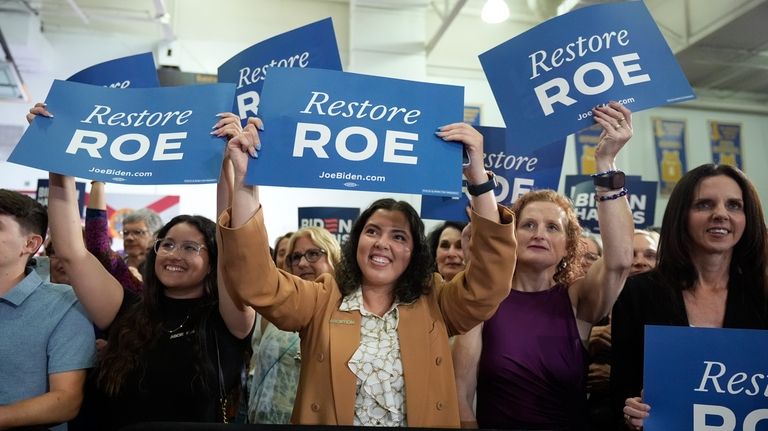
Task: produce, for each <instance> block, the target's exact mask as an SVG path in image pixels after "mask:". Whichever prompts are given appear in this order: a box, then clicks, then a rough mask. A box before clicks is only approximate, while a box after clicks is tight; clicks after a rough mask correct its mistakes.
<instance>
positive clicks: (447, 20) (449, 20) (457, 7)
mask: <svg viewBox="0 0 768 431" xmlns="http://www.w3.org/2000/svg"><path fill="white" fill-rule="evenodd" d="M465 4H467V0H457V1H456V3H455V4H454V5H453V8H452V9H451V11H450V12H449V13H448V15H446V16H445V17H444V18H443V22H442V23H441V24H440V28H438V29H437V31H436V32H435V35H434V36H432V39H430V40H429V42H427V46H426V47H425V51H426V53H427V56H429V54H430V53H431V52H432V50H433V49H435V46H437V43H438V42H440V39H442V37H443V35H444V34H445V32H446V31H447V30H448V27H450V26H451V24H453V20H455V19H456V17H457V16H459V12H461V9H462V8H463V7H464V5H465Z"/></svg>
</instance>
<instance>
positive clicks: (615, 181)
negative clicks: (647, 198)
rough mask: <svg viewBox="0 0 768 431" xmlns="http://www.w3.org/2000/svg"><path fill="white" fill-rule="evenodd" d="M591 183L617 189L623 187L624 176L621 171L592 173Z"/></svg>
mask: <svg viewBox="0 0 768 431" xmlns="http://www.w3.org/2000/svg"><path fill="white" fill-rule="evenodd" d="M592 183H593V184H594V185H595V186H597V187H605V188H607V189H610V190H618V189H621V188H623V187H624V184H625V176H624V172H622V171H605V172H600V173H599V174H594V175H592Z"/></svg>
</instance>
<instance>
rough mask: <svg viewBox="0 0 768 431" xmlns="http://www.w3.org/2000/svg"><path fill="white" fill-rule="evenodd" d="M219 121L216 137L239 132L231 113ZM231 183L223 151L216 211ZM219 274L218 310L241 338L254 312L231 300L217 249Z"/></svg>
mask: <svg viewBox="0 0 768 431" xmlns="http://www.w3.org/2000/svg"><path fill="white" fill-rule="evenodd" d="M219 118H220V119H219V121H218V122H217V123H216V124H215V125H214V131H213V132H211V133H213V134H214V135H216V136H220V137H223V138H225V139H229V138H232V137H235V136H237V135H239V134H240V133H241V132H242V128H241V127H240V118H239V117H238V116H236V115H235V114H232V113H223V114H219ZM233 186H234V167H233V165H232V162H231V161H230V160H229V155H228V154H225V156H224V160H223V161H222V165H221V174H220V176H219V183H218V185H217V187H218V188H217V193H216V213H217V215H219V216H220V215H221V213H222V212H224V211H225V210H226V209H227V207H228V206H229V205H230V204H231V199H232V188H233ZM218 268H219V273H218V274H217V275H216V277H217V281H218V283H217V284H218V286H219V313H220V314H221V317H222V319H224V323H225V324H226V325H227V329H228V330H229V332H230V333H232V335H234V336H235V337H237V338H240V339H242V338H245V337H247V336H248V335H249V334H250V333H251V329H253V322H254V320H255V318H256V312H255V311H254V310H253V308H251V307H248V306H247V305H245V304H244V303H243V302H242V301H237V300H235V299H234V298H233V297H232V296H231V294H230V289H227V286H226V280H225V279H224V277H223V276H222V271H223V268H224V266H223V253H222V252H221V250H220V251H219V262H218Z"/></svg>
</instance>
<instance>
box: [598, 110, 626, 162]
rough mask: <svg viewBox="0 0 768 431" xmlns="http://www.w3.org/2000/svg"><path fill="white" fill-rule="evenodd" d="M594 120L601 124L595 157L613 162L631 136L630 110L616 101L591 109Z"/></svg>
mask: <svg viewBox="0 0 768 431" xmlns="http://www.w3.org/2000/svg"><path fill="white" fill-rule="evenodd" d="M592 113H593V114H594V118H595V121H596V122H597V123H598V124H600V125H601V126H603V132H602V133H601V134H600V142H598V144H597V149H596V150H595V159H596V160H604V161H606V162H608V163H613V161H614V159H615V158H616V155H617V154H618V153H619V151H620V150H621V149H622V148H623V147H624V144H626V143H627V141H629V139H630V138H631V137H632V111H630V110H629V109H627V108H626V107H625V106H624V105H621V104H620V103H617V102H611V103H609V104H608V105H607V106H601V107H598V108H594V109H593V110H592Z"/></svg>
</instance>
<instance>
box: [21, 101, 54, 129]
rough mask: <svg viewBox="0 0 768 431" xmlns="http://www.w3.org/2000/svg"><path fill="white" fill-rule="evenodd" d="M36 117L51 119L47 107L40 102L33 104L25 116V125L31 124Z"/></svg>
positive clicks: (51, 115) (51, 116)
mask: <svg viewBox="0 0 768 431" xmlns="http://www.w3.org/2000/svg"><path fill="white" fill-rule="evenodd" d="M38 115H42V116H43V117H48V118H53V114H51V113H50V112H48V109H47V105H46V104H45V103H42V102H38V103H35V106H33V107H32V108H30V110H29V114H27V123H29V124H32V120H34V119H35V117H37V116H38Z"/></svg>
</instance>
